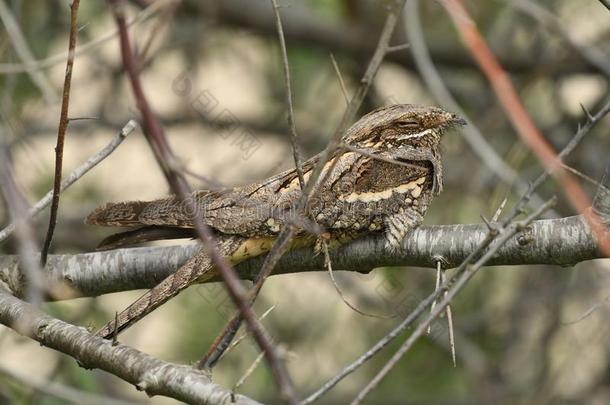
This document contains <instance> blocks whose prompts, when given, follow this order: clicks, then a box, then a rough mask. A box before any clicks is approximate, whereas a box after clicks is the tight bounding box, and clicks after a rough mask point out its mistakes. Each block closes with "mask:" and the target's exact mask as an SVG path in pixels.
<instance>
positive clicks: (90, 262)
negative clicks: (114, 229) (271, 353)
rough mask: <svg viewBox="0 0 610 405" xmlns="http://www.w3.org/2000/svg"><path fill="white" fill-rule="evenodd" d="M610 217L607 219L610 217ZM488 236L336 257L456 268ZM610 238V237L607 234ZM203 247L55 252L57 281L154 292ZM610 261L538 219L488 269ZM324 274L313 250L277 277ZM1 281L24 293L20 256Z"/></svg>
mask: <svg viewBox="0 0 610 405" xmlns="http://www.w3.org/2000/svg"><path fill="white" fill-rule="evenodd" d="M606 220H607V218H606ZM486 234H487V227H486V225H484V224H468V225H434V226H422V227H420V228H418V229H416V230H415V231H414V232H411V233H410V234H409V235H408V236H407V237H406V238H405V239H404V241H403V245H402V248H401V249H399V250H396V251H393V250H392V249H391V248H389V247H388V246H387V245H386V244H385V243H384V238H383V237H382V236H381V235H374V236H369V237H365V238H361V239H359V240H356V241H354V242H352V243H350V244H347V245H345V246H342V247H340V248H338V249H337V250H335V251H332V252H331V259H332V263H333V267H334V268H336V269H337V270H348V271H358V272H368V271H370V270H371V269H374V268H376V267H382V266H421V267H431V268H434V267H435V266H436V264H435V261H434V260H433V259H432V257H433V256H439V255H440V256H442V257H444V259H445V260H446V261H447V262H448V265H447V266H449V267H451V266H455V265H457V264H459V263H461V262H462V261H463V260H464V258H465V257H466V256H467V255H468V254H469V253H470V252H471V251H472V250H473V249H475V248H476V247H477V246H478V245H479V244H480V243H481V241H482V240H483V239H484V238H485V235H486ZM608 237H610V235H608ZM198 249H199V246H198V245H197V244H194V243H193V244H187V245H178V246H164V247H142V248H131V249H119V250H113V251H106V252H96V253H85V254H77V255H50V256H49V261H48V266H47V269H48V271H49V272H50V277H51V278H52V279H55V280H62V281H65V282H67V283H68V284H70V285H71V286H72V287H74V288H75V289H76V290H78V291H79V294H82V295H83V296H96V295H100V294H106V293H110V292H116V291H124V290H132V289H140V288H150V287H152V286H154V285H156V284H157V283H158V282H159V281H160V280H162V279H164V278H165V277H167V276H168V275H169V274H171V273H172V272H174V271H175V270H176V269H177V268H178V267H180V266H181V265H182V263H183V262H184V261H186V260H187V259H188V258H189V257H191V256H192V255H193V254H194V253H195V252H196V251H197V250H198ZM601 257H603V256H602V255H601V253H600V252H599V251H598V250H597V246H596V243H595V240H594V239H593V236H592V235H591V232H590V229H589V227H588V226H587V224H586V222H584V219H583V217H582V216H572V217H567V218H560V219H549V220H539V221H534V222H533V223H532V224H531V226H530V227H529V228H528V229H527V230H525V231H523V232H520V233H519V234H517V235H516V236H515V237H513V238H512V239H511V240H510V241H509V242H508V243H506V245H504V246H503V247H502V248H501V249H500V250H499V251H498V253H497V254H496V255H495V256H494V258H493V259H491V260H490V261H489V262H488V263H487V265H523V264H554V265H560V266H570V265H574V264H576V263H579V262H581V261H585V260H592V259H597V258H601ZM263 260H264V258H262V257H261V258H254V259H252V260H249V261H246V262H244V263H242V264H240V265H238V266H237V270H238V272H239V274H240V275H241V276H242V277H244V278H249V279H253V278H255V277H256V274H257V273H258V271H259V269H260V267H261V265H262V262H263ZM306 271H324V258H323V257H322V255H318V256H316V255H314V253H313V252H312V250H311V249H300V250H296V251H292V252H288V253H287V254H285V255H284V256H283V257H282V258H281V259H280V261H279V262H278V264H277V266H276V267H275V274H283V273H300V272H306ZM0 280H2V281H5V282H7V284H8V285H9V287H10V288H11V290H12V291H14V292H15V293H16V294H20V293H21V292H22V291H23V286H22V285H21V284H20V282H21V278H20V277H19V268H18V259H17V257H16V256H0Z"/></svg>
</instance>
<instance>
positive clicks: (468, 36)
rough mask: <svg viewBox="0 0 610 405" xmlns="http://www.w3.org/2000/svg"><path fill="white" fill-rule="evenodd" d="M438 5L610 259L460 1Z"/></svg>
mask: <svg viewBox="0 0 610 405" xmlns="http://www.w3.org/2000/svg"><path fill="white" fill-rule="evenodd" d="M442 4H443V6H444V7H445V9H446V10H447V12H448V13H449V15H450V16H451V19H452V20H453V23H454V25H455V27H456V29H457V31H458V32H459V34H460V36H461V37H462V40H463V41H464V43H465V44H466V46H467V48H468V50H469V51H470V53H471V54H472V56H473V57H474V59H475V60H476V61H477V63H478V64H479V67H480V68H481V70H482V71H483V73H484V74H485V76H486V77H487V79H488V80H489V82H490V83H491V86H492V88H493V90H494V92H495V94H496V96H497V98H498V100H499V101H500V104H501V106H502V108H503V109H504V111H505V112H506V114H507V116H508V118H509V120H510V122H511V124H512V126H513V128H514V129H515V130H516V131H517V133H518V134H519V136H520V137H521V139H522V140H523V141H524V142H525V143H526V144H527V145H528V146H529V148H530V149H531V150H532V151H533V152H534V153H535V155H536V156H537V157H538V159H539V160H540V161H541V162H542V163H543V165H544V166H545V168H546V169H547V170H548V171H549V172H550V173H552V174H553V175H554V177H555V178H556V180H557V181H558V182H559V183H560V185H561V186H562V188H563V191H564V194H565V196H566V197H567V199H568V200H569V201H570V203H571V204H572V206H573V207H574V208H575V209H576V210H577V211H578V212H580V213H583V214H585V218H586V219H587V223H588V224H589V226H590V227H591V230H592V232H593V233H594V234H595V235H596V236H598V244H599V247H600V249H601V250H602V252H604V254H605V255H606V256H609V257H610V240H607V239H606V238H603V234H604V227H603V226H602V225H600V223H601V221H600V219H599V218H598V217H597V215H596V214H595V213H594V212H588V213H587V210H588V208H589V207H590V206H591V201H590V199H589V197H588V196H587V194H586V193H585V191H584V190H583V188H582V187H581V186H580V184H579V183H578V182H577V181H576V180H575V179H574V177H573V176H572V175H570V174H569V173H567V172H566V171H565V170H562V169H561V166H560V165H558V164H557V160H556V153H555V151H554V150H553V148H552V147H551V146H550V145H549V143H548V142H547V141H546V139H545V138H544V136H543V135H542V133H540V131H539V130H538V128H537V127H536V125H535V124H534V122H533V121H532V119H531V118H530V116H529V115H528V113H527V111H526V110H525V107H524V106H523V104H522V103H521V100H520V98H519V95H518V94H517V91H516V90H515V87H514V86H513V84H512V83H511V81H510V78H509V76H508V74H507V73H506V72H505V71H504V69H503V68H502V66H500V64H499V63H498V61H497V59H496V58H495V56H494V54H493V52H492V51H491V49H489V47H488V46H487V43H486V42H485V40H484V39H483V37H482V36H481V34H480V33H479V31H478V29H477V27H476V25H475V23H474V21H473V20H472V19H471V17H470V15H469V14H468V12H467V11H466V8H465V7H464V5H463V4H462V2H461V0H442ZM585 113H586V115H587V118H589V119H591V116H590V114H589V112H588V111H586V110H585Z"/></svg>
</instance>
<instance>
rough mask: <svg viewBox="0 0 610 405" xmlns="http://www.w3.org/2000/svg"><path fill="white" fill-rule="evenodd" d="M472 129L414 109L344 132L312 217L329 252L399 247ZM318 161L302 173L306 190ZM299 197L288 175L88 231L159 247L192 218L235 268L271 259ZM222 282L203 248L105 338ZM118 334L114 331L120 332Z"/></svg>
mask: <svg viewBox="0 0 610 405" xmlns="http://www.w3.org/2000/svg"><path fill="white" fill-rule="evenodd" d="M458 124H460V125H463V124H465V122H464V120H462V119H461V118H459V117H458V116H457V115H455V114H451V113H448V112H446V111H444V110H442V109H440V108H436V107H426V106H417V105H409V104H401V105H393V106H390V107H383V108H379V109H377V110H375V111H372V112H370V113H369V114H367V115H365V116H364V117H362V118H361V119H360V120H359V121H358V122H356V123H355V124H354V125H352V126H351V127H350V128H349V129H348V130H347V132H346V134H345V136H344V138H343V143H344V145H347V147H343V148H341V149H340V150H338V151H337V152H336V153H335V154H334V156H332V158H331V159H330V160H329V161H328V162H327V163H326V164H325V166H324V169H323V171H322V174H321V176H320V177H319V178H320V179H323V180H321V183H319V187H318V191H317V193H316V194H315V195H314V196H313V197H312V198H311V199H310V201H309V204H308V213H307V215H308V218H309V219H310V220H311V221H313V222H315V223H316V224H317V225H318V226H319V227H321V228H323V235H324V238H325V239H326V240H328V241H329V242H330V245H331V246H336V245H339V244H342V243H346V242H347V241H350V240H352V239H354V238H358V237H360V236H363V235H367V234H370V233H373V232H382V233H383V234H384V235H385V237H386V240H387V242H388V243H389V245H390V246H393V247H398V246H399V245H400V242H401V240H402V239H403V238H404V237H405V235H406V234H407V233H409V232H410V231H411V230H413V229H414V228H416V227H417V226H418V225H419V224H420V223H421V222H422V220H423V216H424V214H425V213H426V210H427V208H428V205H429V204H430V201H431V199H432V197H433V196H434V195H436V194H438V193H439V192H440V191H441V190H442V188H443V174H442V164H441V159H440V153H439V142H440V139H441V135H442V134H443V133H444V132H445V131H446V130H447V129H449V128H451V127H453V126H455V125H458ZM318 161H319V155H317V156H314V157H313V158H311V159H309V160H308V161H306V162H304V163H303V164H302V171H303V175H304V179H305V181H307V180H308V179H309V177H310V176H311V173H312V171H313V169H314V167H315V165H316V163H317V162H318ZM300 196H301V188H300V184H299V178H298V174H297V171H296V170H294V169H292V170H287V171H285V172H283V173H280V174H278V175H276V176H273V177H271V178H269V179H267V180H265V181H263V182H260V183H256V184H249V185H246V186H242V187H235V188H232V189H227V190H221V191H205V190H204V191H196V192H194V193H193V194H192V195H191V197H190V198H192V202H194V206H195V207H196V211H197V212H196V213H193V212H190V211H192V210H190V211H189V210H188V209H185V206H186V204H184V202H181V201H180V200H179V199H178V198H176V197H168V198H165V199H160V200H155V201H146V202H144V201H128V202H121V203H109V204H106V205H105V206H103V207H100V208H98V209H96V210H95V211H93V212H92V213H91V214H90V215H89V217H88V218H87V220H86V222H87V223H88V224H95V225H104V226H121V227H137V229H135V230H132V231H128V232H124V233H121V234H117V235H113V236H111V237H110V238H107V239H106V240H105V241H104V242H102V246H104V247H106V248H108V247H111V248H112V247H118V246H124V245H130V244H134V243H139V242H146V241H151V240H159V239H174V238H185V237H194V235H195V233H194V230H193V219H192V218H193V214H196V215H197V216H199V218H201V219H202V220H203V222H205V223H206V224H207V225H208V226H209V227H210V228H211V229H212V230H213V232H214V235H215V237H216V240H217V245H218V249H219V252H220V253H221V254H223V255H224V256H226V257H227V258H228V259H229V260H230V262H231V263H232V264H237V263H239V262H241V261H243V260H246V259H248V258H250V257H253V256H258V255H261V254H265V253H266V252H268V251H269V250H270V248H271V246H272V244H273V242H274V240H275V238H276V237H277V236H278V234H279V232H280V231H281V229H282V227H283V226H284V225H285V224H287V223H289V222H290V221H292V223H294V222H295V221H294V218H295V212H294V209H295V206H296V204H297V201H298V200H299V197H300ZM319 241H320V236H319V235H314V234H311V233H310V232H307V231H306V230H305V229H302V230H301V231H300V232H299V233H298V235H297V237H296V238H295V239H294V241H293V242H292V246H291V248H295V247H303V246H312V247H314V248H316V249H318V248H319V246H320V245H319ZM215 275H216V271H215V269H214V266H213V264H212V261H211V259H210V257H209V256H208V255H207V254H206V253H205V251H204V249H203V248H202V249H201V250H200V251H199V252H198V253H197V254H196V255H195V256H193V257H192V258H191V259H189V260H188V261H187V262H186V263H185V264H184V265H183V266H182V267H181V268H179V269H178V270H177V271H176V272H175V273H174V274H172V275H170V276H169V277H167V278H166V279H165V280H163V281H162V282H161V283H160V284H159V285H157V286H156V287H154V288H153V289H151V290H149V291H148V292H146V293H145V294H144V295H143V296H142V297H141V298H139V299H138V300H137V301H136V302H134V303H133V304H131V305H130V306H129V307H128V308H127V309H125V310H124V311H123V312H121V313H119V314H118V316H117V318H116V320H112V321H110V322H108V324H106V326H104V327H103V328H102V329H101V330H100V331H99V332H97V334H98V335H100V336H103V337H106V338H108V337H111V336H113V335H114V334H115V333H118V332H119V331H121V330H123V329H125V328H127V327H129V326H130V325H131V324H133V323H134V322H135V321H137V320H139V319H141V318H142V317H144V316H145V315H146V314H148V313H150V312H151V311H152V310H154V309H155V308H157V307H158V306H160V305H162V304H163V303H165V302H166V301H167V300H169V299H170V298H172V297H174V296H175V295H176V294H178V293H179V292H180V291H182V290H183V289H185V288H186V287H188V286H189V285H191V284H193V283H197V282H203V281H205V280H207V279H209V278H211V277H213V276H215ZM115 329H116V331H115Z"/></svg>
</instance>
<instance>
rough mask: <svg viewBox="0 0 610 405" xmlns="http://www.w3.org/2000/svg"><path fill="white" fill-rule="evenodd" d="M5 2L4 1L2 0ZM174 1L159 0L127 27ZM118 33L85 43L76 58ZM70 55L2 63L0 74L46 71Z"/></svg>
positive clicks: (139, 14) (114, 32) (76, 52)
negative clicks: (24, 61)
mask: <svg viewBox="0 0 610 405" xmlns="http://www.w3.org/2000/svg"><path fill="white" fill-rule="evenodd" d="M2 1H3V0H2ZM173 1H174V0H167V1H164V0H157V1H154V2H152V3H151V5H150V6H148V7H147V8H146V9H144V10H142V11H140V12H139V13H138V14H137V15H136V16H135V17H134V18H132V19H130V20H129V21H128V22H127V26H128V27H131V26H132V25H135V24H139V23H141V22H143V21H146V20H147V19H148V18H150V17H151V16H153V15H154V14H155V13H156V12H157V11H159V10H160V9H161V8H163V7H164V6H165V4H166V3H172V2H173ZM117 33H118V30H114V31H112V32H109V33H107V34H104V35H102V36H100V37H99V38H96V39H94V40H92V41H90V42H87V43H84V44H82V45H80V46H79V47H78V49H77V50H75V52H74V56H75V57H76V56H82V55H85V54H87V53H89V52H91V51H94V50H95V49H97V47H99V46H100V45H102V44H104V43H106V42H108V41H109V40H111V39H113V38H114V37H115V36H116V35H117ZM68 56H69V54H68V53H60V54H56V55H53V56H49V57H48V58H46V59H41V60H37V61H32V62H30V63H0V74H11V73H23V72H30V71H36V70H41V69H46V68H49V67H52V66H55V65H57V64H59V63H63V62H65V61H66V60H67V59H68Z"/></svg>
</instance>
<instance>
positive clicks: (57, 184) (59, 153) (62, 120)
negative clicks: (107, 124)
mask: <svg viewBox="0 0 610 405" xmlns="http://www.w3.org/2000/svg"><path fill="white" fill-rule="evenodd" d="M79 5H80V0H72V4H71V5H70V39H69V42H68V61H67V62H66V73H65V75H64V90H63V94H62V98H61V113H60V117H59V128H58V129H57V145H56V146H55V179H54V180H53V201H52V203H51V215H50V217H49V228H48V229H47V236H46V238H45V240H44V245H43V247H42V253H41V255H40V263H41V264H42V267H44V266H45V264H46V263H47V255H48V254H49V248H50V247H51V241H52V240H53V232H54V231H55V225H56V224H57V211H58V210H59V193H60V188H61V169H62V165H63V160H64V139H65V137H66V130H67V129H68V123H69V120H68V108H69V107H70V86H71V84H72V69H73V67H74V48H76V34H77V32H78V20H77V17H78V6H79Z"/></svg>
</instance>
